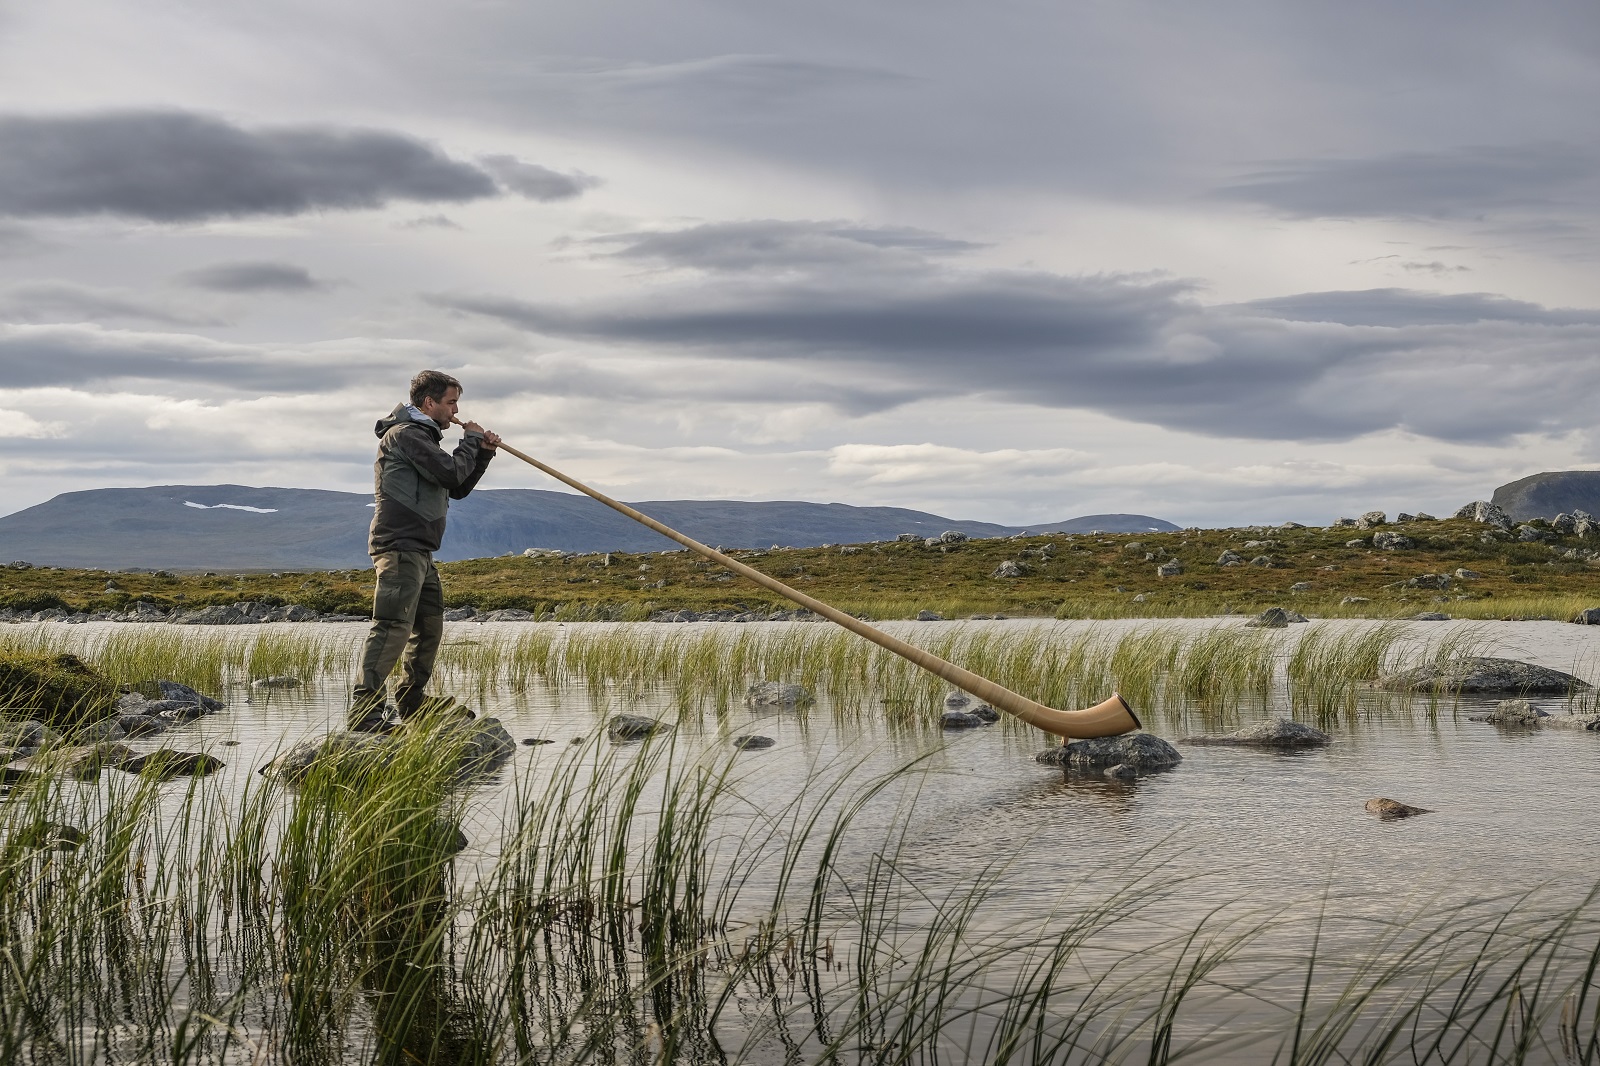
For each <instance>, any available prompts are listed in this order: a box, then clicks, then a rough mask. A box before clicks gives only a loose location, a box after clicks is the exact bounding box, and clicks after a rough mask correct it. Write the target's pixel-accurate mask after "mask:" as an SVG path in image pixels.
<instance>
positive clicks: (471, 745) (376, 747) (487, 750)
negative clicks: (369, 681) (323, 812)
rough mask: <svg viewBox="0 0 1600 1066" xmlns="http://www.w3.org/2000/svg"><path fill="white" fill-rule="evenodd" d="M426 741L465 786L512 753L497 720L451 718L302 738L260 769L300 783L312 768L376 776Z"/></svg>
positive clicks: (513, 743) (513, 744)
mask: <svg viewBox="0 0 1600 1066" xmlns="http://www.w3.org/2000/svg"><path fill="white" fill-rule="evenodd" d="M419 742H425V743H426V744H427V747H428V750H429V751H430V752H433V753H436V754H437V755H438V756H439V757H440V758H448V759H450V760H451V765H450V767H449V769H450V771H451V777H452V779H453V780H455V781H456V782H458V783H459V782H464V781H467V780H469V779H471V778H472V777H475V776H478V775H482V774H489V773H493V772H494V771H495V770H498V769H499V768H500V767H501V766H503V765H505V763H506V762H507V761H508V760H509V759H510V758H511V757H512V756H513V755H515V754H516V751H517V742H516V741H515V740H512V739H511V734H510V733H507V732H506V730H505V727H504V726H502V725H501V724H500V720H499V719H498V718H455V719H450V720H447V721H443V722H437V723H431V724H427V725H412V724H408V725H406V726H405V727H402V728H401V730H400V731H399V732H397V733H388V734H385V733H353V732H341V733H329V734H328V735H327V736H324V737H312V738H310V739H308V740H302V741H301V742H300V743H298V744H296V745H295V746H294V747H292V748H290V749H289V750H288V751H285V752H284V753H283V754H281V755H279V756H278V757H277V758H275V759H273V760H272V761H271V762H269V763H268V764H267V765H266V766H263V767H262V768H261V773H263V774H267V775H270V776H277V777H283V778H285V779H287V780H289V781H299V780H302V779H303V778H304V777H305V776H306V775H307V774H309V773H310V772H311V771H312V769H313V768H316V767H319V766H327V767H338V768H339V769H341V770H348V771H351V772H352V773H355V774H358V775H359V774H367V773H375V772H380V771H382V770H384V769H386V768H387V767H388V766H389V765H390V764H391V763H393V762H394V761H395V759H396V758H397V757H398V756H399V755H400V754H401V753H402V751H403V748H402V745H405V744H416V743H419Z"/></svg>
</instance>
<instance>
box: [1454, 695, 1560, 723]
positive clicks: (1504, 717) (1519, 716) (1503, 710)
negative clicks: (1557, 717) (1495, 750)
mask: <svg viewBox="0 0 1600 1066" xmlns="http://www.w3.org/2000/svg"><path fill="white" fill-rule="evenodd" d="M1549 717H1550V715H1549V714H1548V713H1547V712H1545V711H1541V710H1540V709H1539V708H1537V707H1535V706H1534V705H1533V704H1531V703H1529V702H1528V701H1527V700H1501V701H1500V702H1499V704H1497V705H1496V706H1495V709H1494V710H1492V711H1490V712H1489V713H1488V714H1481V715H1474V716H1472V717H1471V718H1469V719H1468V721H1472V722H1489V723H1490V724H1492V725H1538V724H1539V722H1540V720H1541V719H1544V718H1549Z"/></svg>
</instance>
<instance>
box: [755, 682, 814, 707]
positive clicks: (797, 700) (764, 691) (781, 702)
mask: <svg viewBox="0 0 1600 1066" xmlns="http://www.w3.org/2000/svg"><path fill="white" fill-rule="evenodd" d="M815 700H816V697H815V696H814V695H812V693H811V690H810V689H808V688H806V687H805V686H804V685H796V684H792V683H790V682H788V681H755V682H752V683H751V685H750V687H749V688H747V689H745V692H744V702H745V706H747V707H799V706H802V705H804V704H807V703H813V702H815Z"/></svg>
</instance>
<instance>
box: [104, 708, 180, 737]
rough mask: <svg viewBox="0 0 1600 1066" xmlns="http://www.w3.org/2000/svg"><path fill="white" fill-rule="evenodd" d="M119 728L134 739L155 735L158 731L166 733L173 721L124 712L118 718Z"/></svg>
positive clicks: (123, 733) (125, 735)
mask: <svg viewBox="0 0 1600 1066" xmlns="http://www.w3.org/2000/svg"><path fill="white" fill-rule="evenodd" d="M116 723H117V728H118V729H120V730H122V735H123V736H124V737H126V738H129V739H132V738H134V737H153V736H155V735H156V734H158V733H165V732H166V731H167V728H168V727H169V726H171V725H172V722H170V721H168V720H167V719H164V718H156V717H154V716H153V715H147V714H124V715H119V716H118V717H117V718H116Z"/></svg>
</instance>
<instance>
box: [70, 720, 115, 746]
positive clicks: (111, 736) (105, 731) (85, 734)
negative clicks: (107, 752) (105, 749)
mask: <svg viewBox="0 0 1600 1066" xmlns="http://www.w3.org/2000/svg"><path fill="white" fill-rule="evenodd" d="M76 735H77V738H78V739H79V740H80V741H83V742H84V743H86V744H98V743H100V742H102V741H108V740H122V739H124V738H126V737H127V735H128V731H127V730H125V729H123V728H122V723H121V722H120V721H118V720H117V719H115V718H107V719H105V720H104V721H100V722H95V723H94V724H92V725H87V726H84V727H82V728H81V729H79V730H78V732H77V734H76Z"/></svg>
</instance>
